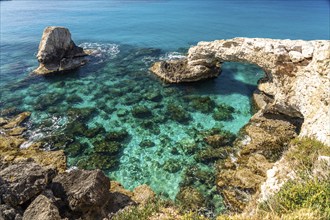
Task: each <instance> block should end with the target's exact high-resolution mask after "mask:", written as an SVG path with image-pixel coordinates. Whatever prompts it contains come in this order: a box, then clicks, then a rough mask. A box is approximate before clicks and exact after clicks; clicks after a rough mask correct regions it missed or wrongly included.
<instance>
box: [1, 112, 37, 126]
mask: <svg viewBox="0 0 330 220" xmlns="http://www.w3.org/2000/svg"><path fill="white" fill-rule="evenodd" d="M30 115H31V112H22V113H20V114H19V115H17V116H16V117H15V118H13V119H11V120H10V121H9V122H8V123H6V124H5V125H4V126H3V128H5V129H10V128H14V127H17V126H18V125H20V124H21V123H22V122H23V121H25V120H26V119H28V118H29V117H30Z"/></svg>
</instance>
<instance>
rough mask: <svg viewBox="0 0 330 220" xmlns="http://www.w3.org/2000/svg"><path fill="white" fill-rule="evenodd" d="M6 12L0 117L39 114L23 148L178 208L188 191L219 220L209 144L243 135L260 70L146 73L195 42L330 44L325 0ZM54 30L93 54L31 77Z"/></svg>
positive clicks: (134, 0) (33, 7) (148, 1)
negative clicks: (55, 154) (217, 137)
mask: <svg viewBox="0 0 330 220" xmlns="http://www.w3.org/2000/svg"><path fill="white" fill-rule="evenodd" d="M0 12H1V14H0V31H1V33H0V63H1V65H0V95H1V97H0V110H1V114H2V116H8V115H10V114H11V115H15V114H17V113H19V112H22V111H30V112H31V113H32V115H31V118H30V120H29V121H28V122H27V124H26V126H27V127H28V128H29V129H28V132H27V133H26V137H27V138H28V141H27V142H26V143H24V144H23V147H29V146H30V145H31V144H32V143H35V142H44V143H46V144H45V150H59V149H61V150H64V151H65V153H66V155H67V157H68V168H74V167H81V168H86V169H96V168H98V169H101V170H103V171H104V173H105V174H106V175H108V176H109V177H110V178H111V179H112V180H115V181H118V182H120V183H121V184H122V185H123V186H124V187H125V188H127V189H130V190H132V189H134V188H135V187H136V186H138V185H141V184H148V185H149V186H150V187H151V188H152V189H153V190H154V191H155V192H156V193H157V194H158V195H159V196H161V197H164V198H167V199H171V200H175V198H176V196H177V195H178V193H179V192H180V190H182V189H183V188H184V187H192V188H194V189H196V190H198V192H200V193H201V194H202V195H204V196H205V198H207V200H208V201H209V202H208V204H207V205H206V206H207V207H206V208H208V209H209V210H211V212H216V213H220V212H222V211H224V210H225V208H224V204H223V199H222V198H221V196H220V195H219V194H218V193H217V190H216V178H215V176H216V172H217V170H216V169H215V167H216V163H217V161H218V159H219V158H212V157H210V155H207V152H208V151H207V150H208V149H209V148H210V146H208V144H207V143H205V141H204V140H205V138H206V136H207V135H213V134H214V132H215V131H218V132H219V131H220V132H223V133H226V134H228V133H230V134H231V135H238V134H239V131H240V129H241V128H242V127H243V126H244V125H246V124H247V123H248V121H249V119H250V118H251V116H252V115H253V114H254V110H253V106H252V102H251V96H252V93H253V91H254V90H255V89H256V86H257V82H258V80H259V79H260V78H262V77H263V76H264V72H263V70H262V69H260V68H259V67H257V66H254V65H251V64H247V63H230V62H228V63H223V64H222V68H221V69H222V70H221V74H220V76H219V77H217V78H215V79H209V80H205V81H202V82H198V83H186V84H180V85H171V84H167V83H165V82H163V81H162V80H160V79H158V78H157V77H155V76H154V75H153V74H152V73H151V72H150V71H149V68H150V66H151V65H152V64H153V63H154V62H156V61H159V60H167V59H179V58H183V57H185V56H186V54H187V50H188V49H189V47H191V46H193V45H196V44H197V43H198V42H199V41H213V40H217V39H230V38H234V37H258V38H275V39H303V40H316V39H328V40H329V27H330V22H329V1H328V0H203V1H198V0H96V1H88V0H86V1H82V0H80V1H79V0H76V1H64V0H63V1H61V0H57V1H52V0H48V1H47V0H45V1H37V0H34V1H33V0H31V1H23V0H16V1H15V0H13V1H0ZM47 26H63V27H66V28H68V29H69V30H70V32H71V35H72V39H73V40H74V42H75V43H76V44H77V45H79V46H81V47H83V48H85V49H92V50H94V51H97V53H96V54H97V55H96V56H95V57H94V58H92V59H91V60H90V62H89V63H88V64H86V65H85V66H83V67H81V68H79V69H78V70H74V71H69V72H67V73H64V74H56V75H52V76H35V75H33V74H31V72H32V71H33V70H34V69H35V68H36V67H37V66H38V62H37V59H36V53H37V50H38V45H39V42H40V39H41V35H42V32H43V30H44V29H45V27H47ZM228 109H229V110H228ZM222 111H223V112H222ZM228 111H229V112H228ZM215 112H217V113H218V114H217V115H218V116H219V115H225V116H224V117H222V116H221V117H217V116H216V115H215ZM6 114H7V115H6ZM228 145H229V146H228V147H230V146H231V145H232V144H231V143H228ZM203 156H205V157H204V158H202V157H203ZM229 156H230V155H229ZM192 173H193V174H192ZM194 175H195V176H194Z"/></svg>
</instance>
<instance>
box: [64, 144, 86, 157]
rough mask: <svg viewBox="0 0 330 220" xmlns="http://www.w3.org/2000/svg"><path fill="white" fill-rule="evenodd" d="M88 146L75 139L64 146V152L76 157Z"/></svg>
mask: <svg viewBox="0 0 330 220" xmlns="http://www.w3.org/2000/svg"><path fill="white" fill-rule="evenodd" d="M87 148H88V145H87V144H86V143H80V142H78V141H75V142H73V143H71V144H68V145H67V146H66V147H65V148H64V151H65V154H66V155H68V156H70V157H77V156H78V155H80V154H82V153H83V152H84V150H85V149H87Z"/></svg>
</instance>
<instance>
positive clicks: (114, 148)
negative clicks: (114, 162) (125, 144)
mask: <svg viewBox="0 0 330 220" xmlns="http://www.w3.org/2000/svg"><path fill="white" fill-rule="evenodd" d="M93 146H94V151H95V152H96V153H104V154H109V155H116V154H118V153H119V151H120V149H121V148H122V145H121V144H120V143H118V142H116V141H110V142H109V141H106V140H97V141H95V142H93Z"/></svg>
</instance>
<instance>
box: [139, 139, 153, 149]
mask: <svg viewBox="0 0 330 220" xmlns="http://www.w3.org/2000/svg"><path fill="white" fill-rule="evenodd" d="M153 146H155V143H154V142H152V141H151V140H143V141H141V142H140V147H142V148H149V147H153Z"/></svg>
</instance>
